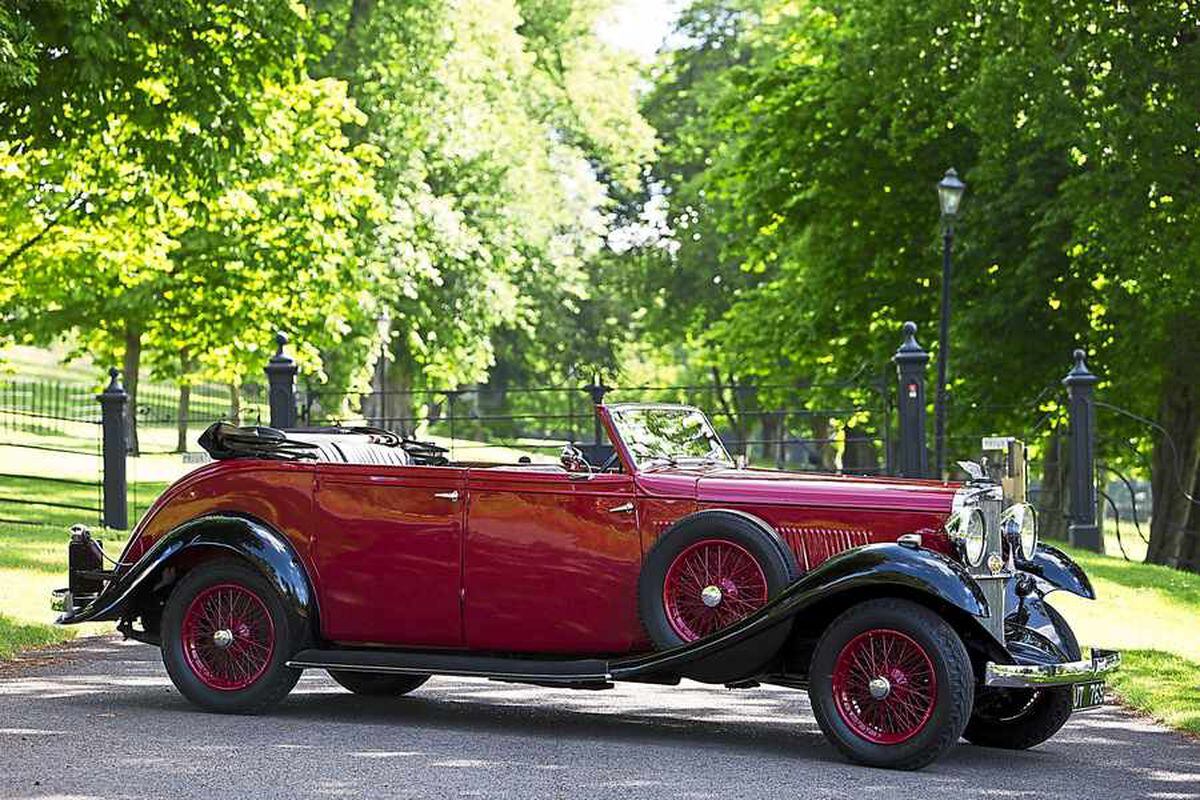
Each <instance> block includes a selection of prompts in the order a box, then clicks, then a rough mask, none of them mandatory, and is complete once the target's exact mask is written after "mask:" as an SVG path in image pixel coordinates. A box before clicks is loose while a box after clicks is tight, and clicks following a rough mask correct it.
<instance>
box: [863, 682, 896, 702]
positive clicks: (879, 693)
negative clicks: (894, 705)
mask: <svg viewBox="0 0 1200 800" xmlns="http://www.w3.org/2000/svg"><path fill="white" fill-rule="evenodd" d="M867 689H868V690H869V691H870V692H871V697H874V698H875V699H876V700H882V699H883V698H885V697H887V696H888V695H889V694H891V693H892V684H891V682H890V681H889V680H888V679H887V678H884V677H879V678H872V679H871V682H870V683H868V684H867Z"/></svg>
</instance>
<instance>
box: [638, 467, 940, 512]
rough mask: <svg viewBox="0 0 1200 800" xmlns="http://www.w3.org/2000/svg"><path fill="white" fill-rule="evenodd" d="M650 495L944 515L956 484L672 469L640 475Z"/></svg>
mask: <svg viewBox="0 0 1200 800" xmlns="http://www.w3.org/2000/svg"><path fill="white" fill-rule="evenodd" d="M639 483H640V484H641V485H642V487H643V490H644V491H646V492H647V493H648V494H651V495H658V496H663V497H668V496H669V497H689V498H694V499H695V500H697V501H699V502H701V503H736V504H742V503H751V504H763V505H799V506H825V507H835V508H886V509H896V510H911V511H932V512H935V513H944V514H949V513H950V510H951V507H952V505H953V502H954V493H955V492H956V491H957V490H958V488H959V486H960V484H958V483H943V482H941V481H928V480H913V479H905V478H876V477H855V476H847V475H828V474H815V473H798V472H784V471H782V470H770V469H724V468H720V469H714V468H704V467H697V468H687V467H671V468H666V469H660V470H655V471H653V472H649V473H645V474H643V476H641V480H640V481H639Z"/></svg>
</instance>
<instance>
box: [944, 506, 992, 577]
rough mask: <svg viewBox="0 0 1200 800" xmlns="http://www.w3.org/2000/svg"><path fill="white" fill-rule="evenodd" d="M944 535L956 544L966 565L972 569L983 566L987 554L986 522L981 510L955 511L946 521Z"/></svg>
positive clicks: (968, 508) (960, 509) (970, 508)
mask: <svg viewBox="0 0 1200 800" xmlns="http://www.w3.org/2000/svg"><path fill="white" fill-rule="evenodd" d="M946 533H947V534H949V536H950V538H951V539H953V540H954V541H955V542H957V543H958V546H959V548H960V549H961V550H962V553H963V558H964V559H965V560H966V562H967V564H969V565H970V566H972V567H978V566H980V565H981V564H983V559H984V556H985V555H986V554H987V520H986V519H985V518H984V516H983V511H982V510H981V509H978V508H972V507H971V506H966V507H963V508H959V509H956V510H955V511H954V513H953V514H951V515H950V519H948V520H946Z"/></svg>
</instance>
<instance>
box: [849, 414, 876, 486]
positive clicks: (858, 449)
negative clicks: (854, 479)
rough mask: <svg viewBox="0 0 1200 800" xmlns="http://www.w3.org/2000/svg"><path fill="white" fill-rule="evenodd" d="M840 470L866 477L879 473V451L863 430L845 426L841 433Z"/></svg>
mask: <svg viewBox="0 0 1200 800" xmlns="http://www.w3.org/2000/svg"><path fill="white" fill-rule="evenodd" d="M842 435H843V441H844V443H845V446H844V447H843V449H842V470H843V471H845V472H855V473H862V474H868V475H875V474H877V473H878V472H879V449H878V448H877V447H876V446H875V442H874V440H873V439H872V438H871V437H870V436H869V435H868V434H867V433H866V432H865V431H863V430H859V429H857V428H853V427H850V426H849V425H847V426H846V428H845V430H844V432H843V434H842Z"/></svg>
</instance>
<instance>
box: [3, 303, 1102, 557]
mask: <svg viewBox="0 0 1200 800" xmlns="http://www.w3.org/2000/svg"><path fill="white" fill-rule="evenodd" d="M286 343H287V339H286V337H284V336H283V335H282V334H281V335H279V336H278V337H277V345H278V347H277V350H276V353H275V354H274V355H273V356H272V357H271V358H270V360H269V361H268V363H267V364H266V365H264V374H265V377H266V381H265V385H247V386H243V387H241V389H240V390H238V391H233V390H231V389H230V388H229V387H226V386H212V385H201V386H191V387H186V388H181V387H164V386H161V385H158V386H156V385H143V386H142V387H141V391H140V393H139V397H138V402H137V409H136V414H135V415H133V416H135V418H136V420H137V424H136V426H131V425H130V419H129V417H130V415H129V413H128V408H127V406H128V395H127V394H126V392H125V390H124V388H123V387H122V386H121V381H120V375H119V373H118V372H117V371H116V370H111V371H110V381H109V384H108V386H107V388H106V389H105V390H104V392H102V393H101V394H100V395H97V394H96V393H95V392H94V391H89V390H88V389H86V388H81V387H78V386H76V387H68V386H65V385H61V384H54V383H49V382H22V381H10V382H8V383H7V384H0V431H2V430H4V429H5V428H8V429H10V430H13V431H17V430H20V432H21V436H20V442H19V443H17V444H13V443H6V442H4V441H3V440H0V445H2V446H3V447H5V448H25V449H28V450H35V449H39V448H41V449H44V450H46V451H49V452H55V451H62V452H70V453H72V454H76V455H84V454H86V455H88V456H90V457H91V458H93V459H94V463H95V466H96V473H95V474H96V476H97V479H96V481H94V482H92V481H78V483H80V484H81V485H86V486H90V487H97V498H98V499H97V504H96V505H95V506H86V507H85V506H82V505H79V506H72V507H73V508H76V507H77V508H79V509H80V510H87V511H92V512H94V513H98V514H101V516H102V519H103V522H104V523H105V524H106V525H109V526H110V527H115V528H124V527H126V525H127V523H128V520H127V509H126V507H125V503H126V496H127V481H126V474H125V473H126V461H127V458H126V456H127V453H128V452H129V451H130V449H131V445H133V444H135V443H136V444H137V445H138V450H140V452H141V453H143V454H160V453H169V452H179V451H181V450H186V449H188V447H189V446H190V444H191V439H190V437H192V436H194V435H195V434H196V433H198V431H199V430H201V429H203V428H204V427H206V426H207V425H208V424H210V423H211V422H213V421H216V420H220V419H234V420H236V421H239V422H241V423H243V424H246V423H248V424H262V423H263V422H269V424H271V425H273V426H275V427H285V428H287V427H294V426H296V425H297V424H299V425H302V426H319V425H328V424H341V425H355V424H358V425H372V426H377V427H385V428H390V429H393V430H399V431H402V432H404V433H408V434H412V435H417V436H420V437H423V438H431V439H434V440H435V441H438V442H439V443H440V444H443V445H445V446H447V447H449V448H450V449H451V451H452V456H453V457H455V458H457V459H458V460H462V461H496V460H499V461H504V460H516V457H517V456H523V455H530V456H531V457H533V458H537V459H541V460H554V459H555V458H556V456H557V454H558V452H559V451H560V450H561V448H562V447H563V445H565V444H567V443H569V442H571V443H574V442H588V441H592V440H599V437H600V435H601V434H600V430H599V426H598V423H597V421H596V415H595V409H594V405H595V404H596V403H598V402H601V401H603V402H610V403H612V402H673V403H688V404H691V405H695V406H698V407H700V408H702V409H704V410H705V411H706V412H707V413H708V414H709V415H710V417H711V418H712V419H713V421H714V424H715V425H716V426H717V428H718V430H719V431H720V433H721V435H722V438H723V439H724V440H725V442H726V445H727V446H728V448H729V449H730V451H731V452H732V453H733V454H735V455H739V456H745V457H746V459H747V460H748V462H749V463H751V464H754V465H759V466H771V467H776V468H781V469H788V470H811V471H822V472H840V473H854V474H888V475H904V476H909V477H929V467H928V464H929V458H928V451H929V448H928V443H927V430H926V429H927V420H926V411H927V410H926V400H925V398H926V394H925V381H926V372H927V367H928V361H929V356H928V353H926V352H925V351H924V349H923V348H922V347H921V346H920V344H919V343H918V342H917V339H916V326H915V325H913V324H912V323H906V324H905V326H904V329H903V337H902V342H901V345H900V347H899V349H898V350H897V353H896V356H895V357H894V359H893V361H894V367H892V366H889V367H888V369H887V370H886V371H885V370H873V371H864V374H865V377H864V378H863V379H861V380H858V381H855V382H850V383H842V384H816V383H805V382H800V383H796V384H792V385H781V384H757V385H729V384H727V383H726V384H722V383H720V382H718V381H713V382H712V383H704V384H690V385H669V386H615V387H614V386H605V385H603V383H602V382H601V381H600V380H598V379H597V380H594V381H593V382H592V383H591V384H590V385H587V386H552V387H534V388H530V387H503V386H496V385H481V386H472V387H462V388H456V389H421V390H415V391H408V392H389V391H375V392H368V393H346V392H329V391H325V390H322V389H317V388H310V387H306V388H305V389H304V390H303V391H299V392H298V391H297V387H296V376H297V372H298V370H297V367H296V364H295V362H294V361H293V360H292V359H291V358H290V357H289V356H288V355H287V354H286V353H285V346H286ZM893 368H894V369H895V370H896V371H895V372H894V373H893V372H892V371H891V370H892V369H893ZM1095 380H1096V379H1095V376H1093V375H1092V374H1091V373H1090V372H1089V371H1088V370H1087V366H1086V364H1085V363H1084V361H1083V355H1082V352H1081V351H1077V353H1076V363H1075V368H1074V369H1073V370H1072V371H1071V373H1070V374H1068V376H1067V378H1065V379H1064V380H1063V384H1065V386H1066V392H1065V394H1066V398H1065V399H1066V401H1067V402H1066V403H1065V404H1062V403H1060V404H1058V407H1057V408H1058V409H1059V410H1056V411H1054V412H1047V413H1042V412H1040V411H1038V407H1039V404H1038V403H1035V404H1034V406H1035V407H1034V408H1032V409H1031V410H1030V413H1029V416H1028V419H1029V425H1028V426H1027V428H1026V430H1023V431H1018V432H1017V433H1018V435H1024V436H1026V438H1027V439H1030V440H1031V441H1032V440H1035V439H1039V440H1042V442H1043V443H1042V444H1038V445H1035V448H1034V450H1035V452H1040V453H1042V454H1043V457H1044V458H1046V457H1049V454H1050V453H1052V452H1053V453H1056V454H1057V455H1056V456H1055V457H1056V458H1058V461H1059V463H1061V464H1062V465H1063V468H1062V469H1061V470H1058V471H1057V472H1056V473H1055V471H1054V470H1049V469H1045V470H1043V472H1044V473H1045V474H1047V475H1049V474H1052V473H1053V474H1057V476H1058V478H1057V480H1058V482H1059V484H1060V485H1058V486H1054V487H1048V486H1041V487H1036V488H1037V489H1039V490H1040V492H1039V493H1038V494H1035V498H1039V496H1040V502H1042V504H1043V506H1044V507H1045V509H1046V510H1047V513H1048V514H1049V515H1050V516H1051V517H1052V518H1053V517H1055V516H1057V517H1059V518H1061V520H1062V521H1063V523H1064V528H1065V532H1066V533H1067V535H1068V536H1069V538H1070V539H1071V541H1072V542H1074V543H1076V544H1079V545H1081V546H1086V547H1092V548H1094V549H1098V548H1099V547H1100V535H1099V527H1098V524H1097V523H1098V520H1097V504H1098V502H1099V499H1100V498H1103V497H1104V496H1105V494H1106V493H1105V492H1104V491H1103V490H1101V491H1100V492H1099V496H1100V497H1099V498H1098V495H1097V488H1096V478H1095V476H1096V466H1095V452H1096V434H1095V402H1094V398H1093V396H1092V394H1093V386H1094V383H1095ZM1046 392H1057V393H1059V397H1060V398H1062V393H1063V389H1062V387H1047V389H1046ZM826 398H832V400H831V401H830V402H825V399H826ZM97 399H99V400H100V402H99V403H97ZM264 417H265V418H266V419H264ZM951 419H952V420H953V419H954V415H953V414H952V415H951ZM134 430H136V431H137V434H136V438H134V435H133V432H134ZM951 431H952V433H951V439H950V448H949V449H950V452H951V453H961V454H962V455H963V456H964V457H969V458H974V457H976V456H977V455H978V453H979V449H978V447H979V441H980V438H981V437H982V436H983V435H987V434H990V433H995V432H993V431H980V432H970V431H962V430H956V429H954V428H952V429H951ZM172 434H173V439H174V440H173V441H172ZM39 437H43V438H39ZM1050 440H1053V445H1054V447H1053V448H1051V447H1050V446H1049V445H1048V444H1047V443H1048V442H1049V441H1050ZM3 472H4V470H3V469H0V473H3ZM101 476H102V480H101ZM64 480H70V479H64ZM18 501H24V502H29V503H37V502H43V503H46V502H52V501H44V500H42V501H39V499H38V498H27V499H24V500H23V499H22V498H20V497H12V496H8V495H5V494H3V493H0V512H2V506H3V503H5V502H18ZM1111 505H1113V506H1115V505H1116V504H1115V503H1111ZM0 516H2V513H0Z"/></svg>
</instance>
